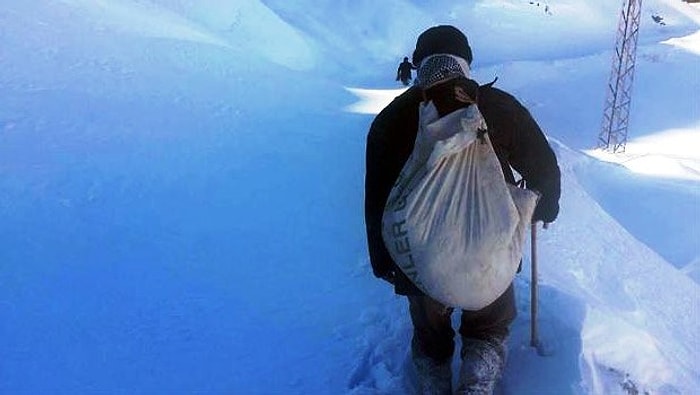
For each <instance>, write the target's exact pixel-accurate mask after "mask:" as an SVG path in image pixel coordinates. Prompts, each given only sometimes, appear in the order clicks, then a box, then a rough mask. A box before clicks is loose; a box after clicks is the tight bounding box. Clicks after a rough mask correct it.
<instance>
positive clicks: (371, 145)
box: [365, 121, 394, 278]
mask: <svg viewBox="0 0 700 395" xmlns="http://www.w3.org/2000/svg"><path fill="white" fill-rule="evenodd" d="M383 133H384V130H383V128H382V127H381V126H380V125H379V124H378V122H377V121H375V122H374V123H372V126H371V127H370V131H369V134H368V135H367V147H366V170H365V171H366V172H365V226H366V228H367V247H368V250H369V258H370V262H371V263H372V270H373V272H374V275H375V276H377V277H380V278H387V277H390V276H391V274H392V273H393V271H394V263H393V261H392V259H391V256H390V255H389V251H387V249H386V246H385V245H384V239H383V238H382V216H383V214H384V206H385V204H386V200H387V198H388V197H389V193H390V191H391V186H392V185H393V180H389V179H388V175H387V172H386V171H385V169H384V167H383V166H382V162H381V161H382V158H385V159H386V158H387V156H388V155H387V152H386V151H387V146H386V140H385V138H384V136H383ZM387 186H388V188H387Z"/></svg>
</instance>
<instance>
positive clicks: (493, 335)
mask: <svg viewBox="0 0 700 395" xmlns="http://www.w3.org/2000/svg"><path fill="white" fill-rule="evenodd" d="M408 302H409V309H410V312H411V320H412V321H413V346H414V347H417V348H418V350H419V351H420V352H421V353H422V354H424V355H426V356H427V357H429V358H431V359H433V360H434V361H435V362H437V363H442V362H445V361H447V360H450V359H451V358H452V354H453V353H454V348H455V343H454V335H455V331H454V330H453V329H452V313H453V311H454V309H453V308H450V307H446V306H444V305H442V304H440V303H439V302H437V301H435V300H434V299H432V298H430V297H429V296H426V295H408ZM516 312H517V311H516V306H515V291H514V289H513V284H511V285H510V287H508V289H507V290H506V291H505V292H504V293H503V295H501V296H500V297H499V298H498V299H496V300H495V301H494V302H493V303H491V304H490V305H488V306H486V307H485V308H483V309H481V310H479V311H466V310H462V317H461V320H460V326H459V333H460V335H462V337H464V338H471V339H478V340H485V341H488V342H494V341H496V342H501V343H502V342H504V341H505V340H506V337H507V336H508V332H509V327H510V324H511V323H512V322H513V321H514V320H515V316H516Z"/></svg>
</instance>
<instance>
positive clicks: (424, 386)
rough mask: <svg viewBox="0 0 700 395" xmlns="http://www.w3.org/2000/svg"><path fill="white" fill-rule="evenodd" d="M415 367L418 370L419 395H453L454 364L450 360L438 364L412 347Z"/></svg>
mask: <svg viewBox="0 0 700 395" xmlns="http://www.w3.org/2000/svg"><path fill="white" fill-rule="evenodd" d="M412 359H413V366H414V367H415V369H416V378H417V380H418V392H417V393H418V394H419V395H452V364H451V361H450V360H447V361H445V362H443V363H438V362H436V361H435V360H433V359H432V358H430V357H428V356H426V355H424V354H423V353H421V352H420V351H419V350H417V348H416V347H412Z"/></svg>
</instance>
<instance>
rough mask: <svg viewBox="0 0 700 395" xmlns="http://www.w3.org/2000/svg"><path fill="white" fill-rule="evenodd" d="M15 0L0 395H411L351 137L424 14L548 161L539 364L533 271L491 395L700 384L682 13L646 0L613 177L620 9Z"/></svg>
mask: <svg viewBox="0 0 700 395" xmlns="http://www.w3.org/2000/svg"><path fill="white" fill-rule="evenodd" d="M6 3H7V4H4V5H3V7H0V42H2V43H3V45H2V46H0V97H2V98H3V102H2V106H0V218H2V225H1V226H0V247H1V248H0V351H1V352H2V356H3V358H2V359H1V360H0V393H3V394H4V393H7V394H29V393H31V394H34V393H37V394H41V393H70V394H93V393H96V392H99V393H134V394H170V393H178V392H188V393H201V392H204V393H212V394H230V393H235V394H245V395H248V394H250V395H258V394H261V395H267V394H276V393H292V394H304V395H315V394H318V395H321V394H324V395H325V394H341V393H349V394H353V395H357V394H363V395H364V394H367V395H379V394H381V395H385V394H390V395H399V394H405V393H407V392H410V391H411V388H412V386H413V384H412V376H411V370H410V364H407V356H408V344H409V339H410V337H411V325H410V322H409V318H408V314H407V311H406V308H407V306H406V301H405V300H404V298H401V297H397V296H395V295H393V294H392V293H391V290H390V288H389V287H388V286H387V285H386V284H384V283H383V282H381V281H379V280H376V279H375V278H373V276H372V274H371V270H370V268H369V263H368V262H367V257H366V256H367V251H366V245H365V239H364V224H363V217H362V211H363V207H362V198H363V174H364V167H363V166H364V165H363V164H364V148H365V147H364V145H365V136H366V132H367V128H368V126H369V124H370V123H371V121H372V114H374V113H376V111H377V109H376V107H377V106H380V107H381V105H382V103H386V100H388V99H390V98H391V97H393V96H395V95H397V94H399V93H400V91H401V90H402V89H403V86H401V85H399V84H398V83H396V82H395V81H394V77H395V71H396V65H397V64H398V61H399V60H400V59H401V58H402V57H403V56H407V55H410V52H411V50H412V49H413V45H414V44H415V37H416V35H417V34H418V33H419V32H420V31H422V30H423V29H425V28H426V27H427V26H429V25H432V24H434V23H455V24H457V25H458V26H460V27H462V28H464V29H465V30H466V31H467V32H468V34H469V38H470V42H471V43H472V45H473V47H474V51H475V64H474V70H473V71H474V75H475V76H476V77H475V78H477V79H478V80H479V81H480V82H488V81H491V80H492V79H493V78H494V77H495V76H498V77H500V78H499V82H498V85H497V86H498V87H501V88H502V89H505V90H507V91H509V92H512V93H513V94H514V95H516V97H518V98H519V99H520V100H521V101H522V102H523V103H524V104H525V105H526V106H527V107H528V108H529V109H530V111H531V112H532V113H533V115H534V116H535V118H536V119H537V120H538V122H540V124H541V125H542V126H543V129H544V130H545V131H546V132H547V134H548V136H549V137H550V141H552V145H553V146H554V148H555V150H556V153H557V155H558V157H559V159H560V161H561V166H562V170H563V182H564V188H563V197H562V211H561V217H560V218H559V220H558V221H557V222H556V223H555V224H553V226H552V227H551V228H550V229H549V230H547V231H541V232H540V233H539V237H540V239H539V240H540V242H539V251H540V273H541V287H540V291H541V293H540V307H541V311H540V318H539V323H540V327H541V338H542V340H543V342H544V344H545V348H544V351H545V354H546V356H540V355H538V354H537V353H536V352H535V350H534V349H532V348H531V347H529V326H530V318H529V308H530V301H529V292H528V290H529V281H528V275H529V265H530V263H529V257H527V256H526V257H525V258H524V269H523V272H522V273H521V274H520V275H518V276H517V278H516V289H517V295H518V299H517V303H518V311H519V317H518V319H517V320H516V322H515V323H514V325H513V328H512V337H511V338H510V340H509V345H510V357H509V361H508V366H507V368H506V372H505V375H504V377H503V382H502V383H501V386H500V388H499V391H501V392H502V393H503V394H516V395H521V394H524V395H529V394H533V395H539V394H577V395H579V394H581V395H582V394H593V395H597V394H605V395H607V394H613V395H616V394H620V395H629V394H631V393H635V391H638V392H639V393H644V392H645V391H647V392H649V393H650V394H664V395H665V394H692V393H694V392H695V391H696V390H697V388H700V377H699V376H700V366H698V358H697V355H696V354H697V350H698V349H700V344H698V343H699V342H700V340H699V336H698V322H700V319H699V317H698V314H699V313H698V311H699V309H700V308H699V302H698V299H699V298H700V295H699V294H700V292H699V290H698V283H699V282H700V279H699V278H698V273H700V270H699V269H698V267H699V264H698V262H699V261H698V257H700V242H699V240H700V234H698V229H700V228H699V227H698V224H700V222H699V221H700V207H699V205H698V196H700V184H699V183H698V178H697V174H698V165H697V164H698V163H700V158H699V156H700V155H698V154H697V152H696V151H697V150H696V149H695V150H694V149H693V147H694V144H695V143H696V142H697V135H698V133H700V131H699V130H698V125H700V115H699V113H698V111H697V109H698V108H699V107H698V106H699V103H698V100H700V99H699V98H698V95H697V92H698V89H700V78H699V76H698V73H697V64H698V56H699V52H700V51H698V50H697V48H698V40H699V37H698V33H697V32H698V31H699V30H700V23H699V22H698V21H700V17H699V16H700V7H698V6H697V5H695V6H692V5H688V4H685V3H682V2H680V1H674V0H656V1H655V0H649V1H646V0H645V2H644V3H645V9H644V11H643V12H644V14H643V18H644V20H643V24H642V37H641V41H640V44H641V45H640V48H639V58H638V60H639V62H638V68H637V74H636V77H635V87H634V92H635V98H634V103H633V113H632V114H631V124H630V133H631V134H630V136H631V137H632V139H631V141H630V146H629V147H630V152H629V153H630V154H632V155H636V154H639V155H637V156H635V157H634V158H633V160H627V159H630V158H629V157H627V158H625V157H624V156H622V155H613V156H602V155H595V156H594V155H593V153H591V151H590V148H591V145H593V144H594V141H595V137H596V133H597V130H598V128H599V126H600V116H601V110H602V102H603V92H604V89H603V87H604V84H605V83H606V81H607V76H608V72H609V66H610V64H609V63H610V56H611V51H612V49H611V48H610V47H611V45H612V41H613V36H614V26H615V24H616V21H617V17H618V12H619V10H618V8H619V3H618V2H611V1H608V0H595V1H588V2H580V1H576V0H558V1H556V2H555V1H551V2H546V3H545V2H542V4H543V5H544V4H547V5H548V6H549V10H548V11H549V12H551V15H550V14H547V13H546V12H545V10H544V7H542V6H539V7H538V6H537V5H535V4H530V1H529V0H498V1H492V0H478V1H474V2H470V3H464V2H454V1H449V0H437V1H432V2H426V1H418V0H411V1H407V0H387V2H385V3H382V5H381V7H378V5H377V2H376V1H365V0H363V1H338V2H334V3H333V4H330V3H329V5H323V4H318V2H317V1H311V0H300V1H295V2H290V1H282V0H245V1H235V2H230V1H229V2H222V1H216V0H203V1H189V0H95V1H87V0H61V1H49V0H35V1H29V2H23V1H13V2H6ZM652 14H659V15H662V16H663V17H664V21H665V22H666V25H664V26H662V25H660V24H656V23H652V22H650V21H651V18H650V16H651V15H652ZM344 86H352V87H353V89H352V90H351V91H350V92H348V90H346V88H344ZM353 95H360V96H363V97H365V98H372V99H376V101H375V102H374V103H369V102H362V103H353V98H352V96H353ZM380 96H381V97H380ZM377 97H380V98H377ZM635 149H638V150H639V151H635ZM652 159H653V161H652ZM657 159H660V160H657ZM623 162H624V163H623ZM625 164H626V165H628V166H627V167H625V166H624V165H625ZM661 165H663V166H664V169H659V167H660V166H661ZM667 165H668V167H666V166H667ZM671 165H673V166H671ZM649 168H652V169H653V170H658V171H654V172H649V171H642V170H643V169H647V170H648V169H649ZM661 170H663V171H661ZM671 170H672V171H671ZM455 319H456V316H455ZM458 346H459V344H458ZM454 367H455V369H456V367H457V362H456V361H455V365H454Z"/></svg>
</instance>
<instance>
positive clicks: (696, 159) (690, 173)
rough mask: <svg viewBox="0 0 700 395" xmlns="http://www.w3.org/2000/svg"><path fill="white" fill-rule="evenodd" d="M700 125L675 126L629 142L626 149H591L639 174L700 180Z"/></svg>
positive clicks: (595, 154) (598, 155)
mask: <svg viewBox="0 0 700 395" xmlns="http://www.w3.org/2000/svg"><path fill="white" fill-rule="evenodd" d="M697 147H700V126H698V127H696V128H691V129H672V130H667V131H664V132H661V133H657V134H654V135H651V136H645V137H640V138H638V139H634V140H632V141H629V142H627V145H626V148H625V152H623V153H615V154H613V153H610V152H607V151H602V150H590V151H587V153H588V154H589V155H591V156H594V157H596V158H598V159H600V160H604V161H607V162H614V163H619V164H621V165H623V166H625V167H627V168H628V169H630V170H631V171H633V172H635V173H641V174H648V175H653V176H659V177H668V178H680V179H689V180H697V181H700V152H699V151H698V150H697Z"/></svg>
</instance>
